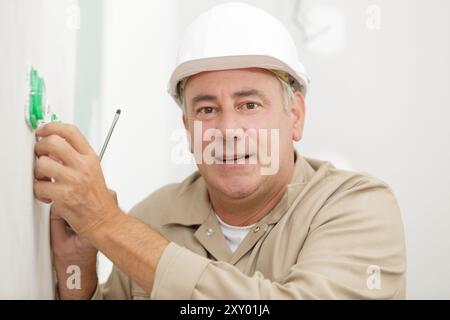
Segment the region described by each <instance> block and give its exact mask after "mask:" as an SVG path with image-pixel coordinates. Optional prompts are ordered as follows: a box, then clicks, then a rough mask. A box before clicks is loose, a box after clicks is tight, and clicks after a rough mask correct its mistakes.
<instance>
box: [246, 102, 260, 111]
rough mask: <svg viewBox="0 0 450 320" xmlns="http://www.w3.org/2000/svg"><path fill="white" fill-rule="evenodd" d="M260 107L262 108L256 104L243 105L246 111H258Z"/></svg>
mask: <svg viewBox="0 0 450 320" xmlns="http://www.w3.org/2000/svg"><path fill="white" fill-rule="evenodd" d="M259 107H260V105H259V104H258V103H256V102H247V103H245V104H243V105H242V108H244V109H246V110H255V109H258V108H259Z"/></svg>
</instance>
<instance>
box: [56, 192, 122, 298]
mask: <svg viewBox="0 0 450 320" xmlns="http://www.w3.org/2000/svg"><path fill="white" fill-rule="evenodd" d="M109 192H110V194H111V196H112V197H113V198H114V199H115V202H116V204H118V202H117V195H116V193H115V192H114V191H113V190H109ZM50 235H51V236H50V238H51V246H52V253H53V264H54V267H55V271H56V275H57V279H58V293H59V297H60V299H89V298H90V297H91V296H92V294H93V292H94V290H95V288H96V286H97V282H98V279H97V252H98V250H97V249H96V248H95V247H94V246H93V245H92V244H91V243H90V242H89V240H88V239H86V238H84V237H82V236H80V235H78V234H76V233H74V232H73V230H71V229H70V228H69V226H68V225H67V224H66V222H65V221H64V220H63V219H62V218H61V214H58V212H57V211H56V209H55V207H53V206H52V207H51V209H50ZM74 265H75V266H78V267H79V268H80V271H81V275H80V281H81V288H80V289H79V290H78V289H77V290H74V289H71V288H69V286H68V285H67V278H68V277H69V276H70V274H68V273H67V270H68V268H69V267H70V266H74Z"/></svg>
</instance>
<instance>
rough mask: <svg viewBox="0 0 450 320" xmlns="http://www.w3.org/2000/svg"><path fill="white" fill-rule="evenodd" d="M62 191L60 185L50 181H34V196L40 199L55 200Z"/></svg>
mask: <svg viewBox="0 0 450 320" xmlns="http://www.w3.org/2000/svg"><path fill="white" fill-rule="evenodd" d="M61 193H62V189H61V186H60V185H57V184H55V183H52V182H49V181H35V182H34V196H35V197H36V198H37V199H38V200H40V201H45V200H49V199H51V200H54V199H55V198H58V197H59V196H60V195H61Z"/></svg>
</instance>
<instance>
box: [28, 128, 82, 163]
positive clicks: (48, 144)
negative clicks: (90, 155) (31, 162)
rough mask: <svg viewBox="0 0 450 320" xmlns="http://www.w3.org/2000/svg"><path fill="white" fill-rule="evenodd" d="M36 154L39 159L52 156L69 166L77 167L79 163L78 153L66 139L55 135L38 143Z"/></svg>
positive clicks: (35, 147) (35, 149) (35, 148)
mask: <svg viewBox="0 0 450 320" xmlns="http://www.w3.org/2000/svg"><path fill="white" fill-rule="evenodd" d="M34 152H35V154H36V155H37V156H38V157H40V156H43V155H46V156H49V155H52V156H54V157H56V158H57V159H58V160H61V161H62V162H63V163H64V164H67V165H69V166H75V165H76V164H77V163H78V162H79V154H78V152H77V151H76V150H75V149H74V148H73V147H72V146H71V145H70V144H69V143H68V142H67V141H66V140H65V139H64V138H62V137H60V136H58V135H55V134H54V135H50V136H47V137H43V138H42V139H40V140H39V141H38V142H36V144H35V146H34Z"/></svg>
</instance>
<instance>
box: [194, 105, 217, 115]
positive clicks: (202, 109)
mask: <svg viewBox="0 0 450 320" xmlns="http://www.w3.org/2000/svg"><path fill="white" fill-rule="evenodd" d="M213 112H214V108H213V107H203V108H200V109H198V110H197V113H205V114H209V113H213Z"/></svg>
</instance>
